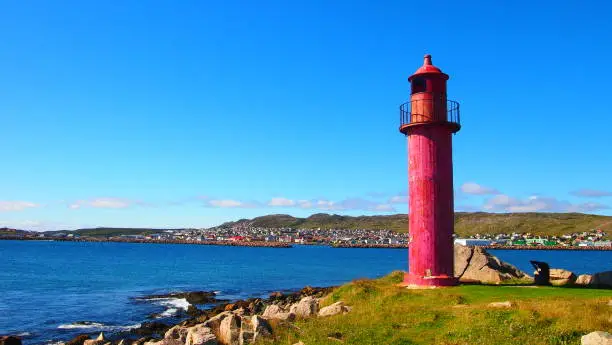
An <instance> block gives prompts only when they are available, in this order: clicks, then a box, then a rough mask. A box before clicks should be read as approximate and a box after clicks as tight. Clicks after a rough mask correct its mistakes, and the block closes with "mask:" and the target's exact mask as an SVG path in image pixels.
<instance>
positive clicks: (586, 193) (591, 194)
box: [570, 189, 612, 198]
mask: <svg viewBox="0 0 612 345" xmlns="http://www.w3.org/2000/svg"><path fill="white" fill-rule="evenodd" d="M570 194H572V195H575V196H579V197H584V198H602V197H605V196H612V192H609V191H605V190H597V189H579V190H575V191H573V192H570Z"/></svg>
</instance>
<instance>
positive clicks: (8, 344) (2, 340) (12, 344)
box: [0, 335, 21, 345]
mask: <svg viewBox="0 0 612 345" xmlns="http://www.w3.org/2000/svg"><path fill="white" fill-rule="evenodd" d="M0 345H21V338H19V337H15V336H12V335H8V336H2V337H0Z"/></svg>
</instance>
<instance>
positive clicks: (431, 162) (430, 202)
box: [400, 55, 459, 287]
mask: <svg viewBox="0 0 612 345" xmlns="http://www.w3.org/2000/svg"><path fill="white" fill-rule="evenodd" d="M408 80H409V81H410V82H411V83H412V90H413V91H412V94H411V101H413V102H412V103H411V107H412V108H411V121H410V124H407V125H404V126H402V127H401V128H400V130H401V131H402V133H404V134H406V136H407V137H408V162H409V163H408V182H409V196H410V197H409V200H410V201H409V203H410V215H409V216H410V220H409V224H410V244H409V261H408V262H409V270H408V273H407V274H406V276H405V278H404V283H405V284H407V285H411V286H417V287H418V286H421V287H428V286H432V287H435V286H451V285H456V284H457V279H456V278H455V277H454V274H453V259H454V253H453V237H452V235H453V227H454V207H453V203H454V201H453V198H454V196H453V153H452V134H453V133H454V132H456V131H458V130H459V127H458V124H455V123H452V122H449V121H448V120H447V118H446V116H447V112H446V104H447V103H446V100H447V98H446V81H447V80H448V75H446V74H444V73H442V71H441V70H440V69H439V68H437V67H435V66H433V65H432V64H431V56H429V55H426V56H425V62H424V64H423V66H422V67H420V68H419V69H418V70H417V71H416V72H415V74H413V75H412V76H410V78H408ZM415 82H417V83H420V84H419V85H415Z"/></svg>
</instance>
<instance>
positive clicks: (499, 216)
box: [219, 212, 612, 236]
mask: <svg viewBox="0 0 612 345" xmlns="http://www.w3.org/2000/svg"><path fill="white" fill-rule="evenodd" d="M233 226H254V227H262V228H283V227H284V228H301V229H317V228H321V229H371V230H382V229H388V230H393V231H397V232H405V231H408V216H407V215H405V214H394V215H388V216H357V217H352V216H341V215H337V214H326V213H317V214H313V215H312V216H310V217H307V218H297V217H293V216H290V215H286V214H273V215H267V216H263V217H257V218H253V219H241V220H239V221H236V222H228V223H224V224H222V225H220V226H219V227H233ZM593 229H601V230H603V231H605V232H607V233H608V234H610V233H612V217H609V216H599V215H592V214H582V213H485V212H474V213H469V212H458V213H456V214H455V232H456V233H457V234H458V235H459V236H469V235H474V234H498V233H512V232H518V233H527V232H529V233H532V234H535V235H562V234H570V233H574V232H583V231H591V230H593Z"/></svg>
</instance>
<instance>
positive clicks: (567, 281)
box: [549, 268, 576, 286]
mask: <svg viewBox="0 0 612 345" xmlns="http://www.w3.org/2000/svg"><path fill="white" fill-rule="evenodd" d="M549 281H550V283H551V284H552V285H555V286H563V285H572V284H574V282H575V281H576V275H575V274H574V273H573V272H571V271H568V270H564V269H561V268H551V269H550V279H549Z"/></svg>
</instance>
